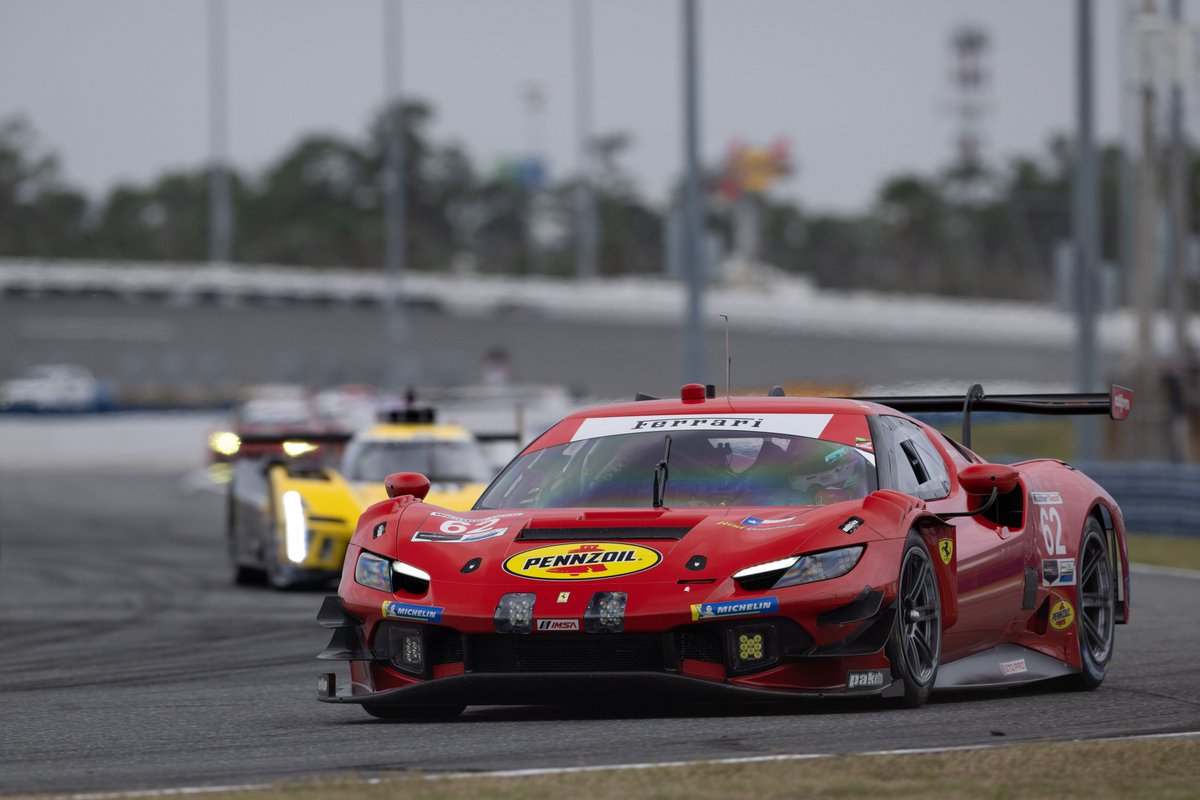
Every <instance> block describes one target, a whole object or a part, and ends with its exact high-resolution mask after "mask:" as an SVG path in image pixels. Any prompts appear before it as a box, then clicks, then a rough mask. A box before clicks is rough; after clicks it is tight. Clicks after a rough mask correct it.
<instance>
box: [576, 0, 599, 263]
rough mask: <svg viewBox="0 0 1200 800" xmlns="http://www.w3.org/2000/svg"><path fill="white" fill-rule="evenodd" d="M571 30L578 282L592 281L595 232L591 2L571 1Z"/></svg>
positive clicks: (596, 228)
mask: <svg viewBox="0 0 1200 800" xmlns="http://www.w3.org/2000/svg"><path fill="white" fill-rule="evenodd" d="M572 10H573V12H574V13H573V20H574V29H575V135H576V136H577V137H578V140H579V142H578V145H579V153H578V161H579V177H578V183H577V184H576V186H575V215H576V228H577V231H578V233H577V240H576V243H575V245H576V253H575V275H576V277H578V278H579V279H580V280H590V279H592V278H595V277H596V272H597V269H596V250H597V247H598V245H599V229H598V225H597V222H596V197H595V192H594V190H593V188H592V180H593V178H594V166H593V163H594V158H593V146H592V32H591V23H592V20H591V10H592V9H591V0H575V4H574V6H573V7H572Z"/></svg>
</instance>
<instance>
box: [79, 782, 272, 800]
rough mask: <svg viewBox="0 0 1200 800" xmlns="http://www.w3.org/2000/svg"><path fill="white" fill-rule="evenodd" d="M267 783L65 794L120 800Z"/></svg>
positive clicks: (88, 799)
mask: <svg viewBox="0 0 1200 800" xmlns="http://www.w3.org/2000/svg"><path fill="white" fill-rule="evenodd" d="M270 788H271V784H269V783H246V784H241V785H231V786H180V787H176V788H173V789H140V790H138V791H135V792H89V793H86V794H72V795H67V797H69V798H71V800H120V799H121V798H126V797H179V796H182V795H193V794H215V793H217V792H254V791H258V790H260V789H270Z"/></svg>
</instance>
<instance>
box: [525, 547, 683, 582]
mask: <svg viewBox="0 0 1200 800" xmlns="http://www.w3.org/2000/svg"><path fill="white" fill-rule="evenodd" d="M660 561H662V553H660V552H658V551H657V550H654V549H651V548H649V547H642V546H641V545H637V544H625V543H624V542H583V543H581V544H552V545H548V546H546V547H535V548H533V549H532V550H526V551H525V552H523V553H518V554H517V555H515V556H509V557H508V558H507V559H505V561H504V571H505V572H507V573H508V574H510V575H516V576H518V577H521V578H533V579H535V580H542V581H590V580H599V579H601V578H617V577H621V576H622V575H633V574H634V573H636V572H642V571H644V570H648V569H650V568H651V567H653V566H656V565H657V564H658V562H660Z"/></svg>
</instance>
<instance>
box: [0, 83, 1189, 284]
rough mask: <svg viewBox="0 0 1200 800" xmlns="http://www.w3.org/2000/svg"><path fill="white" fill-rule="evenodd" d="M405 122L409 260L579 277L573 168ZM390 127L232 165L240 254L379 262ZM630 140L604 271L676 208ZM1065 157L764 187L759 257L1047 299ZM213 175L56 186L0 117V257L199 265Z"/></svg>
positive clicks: (604, 217)
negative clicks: (783, 189)
mask: <svg viewBox="0 0 1200 800" xmlns="http://www.w3.org/2000/svg"><path fill="white" fill-rule="evenodd" d="M402 118H403V120H404V126H403V135H404V138H405V157H406V169H407V171H406V185H405V191H406V198H405V199H406V203H407V239H408V241H407V247H408V252H407V263H408V265H409V268H410V269H413V270H418V271H427V272H436V271H443V270H455V271H468V272H470V271H474V272H479V273H488V274H514V275H522V274H533V273H536V274H546V275H563V276H567V275H571V274H572V273H573V271H574V244H573V243H574V236H575V231H574V229H575V225H576V219H575V205H574V203H575V199H574V190H575V183H574V180H575V179H574V177H572V178H569V179H565V180H559V181H555V182H551V183H550V184H548V185H546V186H544V187H540V188H531V187H529V186H527V185H526V184H525V183H523V182H522V181H521V180H520V179H519V176H517V175H515V174H514V171H513V170H503V169H499V170H492V171H490V172H489V171H487V170H483V169H480V168H479V166H478V165H476V164H475V163H474V162H473V161H472V159H471V158H470V157H469V155H468V154H467V153H466V152H465V151H464V150H463V148H462V147H461V146H459V145H458V144H456V143H454V142H444V141H435V140H434V139H433V137H432V136H431V134H430V131H429V128H430V123H431V121H432V119H433V110H432V108H431V107H430V106H429V105H428V104H426V103H423V102H419V101H410V102H407V103H406V104H405V106H404V108H403V115H402ZM383 120H384V117H383V114H382V113H381V114H380V115H379V116H377V117H376V118H375V119H374V121H373V122H372V123H371V124H370V125H369V126H368V128H367V130H366V131H364V133H363V134H362V135H361V136H360V137H357V138H353V137H349V138H348V137H343V136H338V135H332V134H318V133H314V134H309V135H306V136H304V137H302V138H301V139H300V140H299V141H297V142H296V143H295V144H294V145H293V146H292V147H290V148H289V149H288V150H287V151H286V152H284V153H283V154H282V155H281V156H280V157H279V158H278V159H276V160H275V161H274V162H272V163H270V164H268V165H267V166H266V167H265V168H264V169H262V170H260V171H258V172H255V173H248V172H242V171H237V170H234V171H233V172H232V174H231V184H232V196H233V204H234V209H233V214H234V220H235V231H234V241H233V257H234V260H235V261H236V262H238V263H248V264H255V263H260V264H289V265H312V266H350V267H359V268H364V269H377V268H379V266H380V264H381V262H382V253H383V242H384V228H383V222H382V212H381V206H382V201H383V198H382V196H381V191H380V185H381V184H380V176H381V175H382V171H383V164H384V153H385V147H384V144H385V133H384V132H385V125H384V124H383ZM631 144H632V141H631V139H630V138H629V137H628V136H625V135H621V134H609V135H605V136H601V137H598V138H597V139H596V141H595V142H594V144H593V146H594V152H595V155H596V159H595V161H596V170H595V176H594V180H593V186H594V192H595V200H596V205H597V214H598V218H599V225H600V232H601V240H600V241H601V244H600V253H599V259H598V261H599V265H598V266H599V271H600V274H601V275H605V276H619V275H654V274H662V273H663V272H664V271H665V260H666V253H665V252H664V249H665V247H664V241H665V236H664V230H665V226H666V224H667V223H666V217H667V215H668V214H669V208H663V207H656V206H655V205H654V204H653V203H651V202H649V201H648V200H647V199H646V198H644V197H643V195H642V193H641V192H640V191H639V187H638V184H637V181H636V179H635V178H634V176H633V175H632V174H630V172H629V171H628V169H627V168H626V167H625V166H624V165H623V164H622V155H623V153H625V152H626V151H627V149H628V148H629V147H630V146H631ZM1071 164H1072V152H1071V143H1070V141H1069V140H1067V139H1065V138H1062V137H1060V138H1056V139H1054V140H1053V141H1052V142H1051V143H1050V144H1049V146H1048V147H1047V148H1046V152H1044V153H1041V154H1037V155H1033V156H1023V157H1017V158H1012V159H1010V160H1009V161H1008V162H1007V163H1006V164H1004V165H1002V166H999V167H984V168H979V169H973V170H962V169H957V170H956V169H946V170H942V171H940V172H936V173H933V174H918V173H909V174H901V175H896V176H892V177H890V178H888V179H887V180H885V181H884V182H883V183H882V185H881V186H880V188H879V190H878V192H877V193H876V196H875V198H874V200H873V202H872V203H871V204H870V205H869V207H868V208H866V209H864V210H862V211H861V212H858V213H843V214H833V213H823V212H820V211H817V210H810V209H807V208H804V207H801V206H800V205H799V204H797V203H796V202H794V201H786V200H780V199H776V198H775V197H774V196H772V195H770V194H768V195H767V196H766V197H764V198H763V200H762V206H763V208H762V212H763V213H762V215H761V219H762V227H763V230H762V237H761V238H762V245H761V247H762V260H763V261H765V262H767V263H769V264H771V265H773V266H775V267H777V268H779V269H781V270H783V271H785V272H788V273H794V274H804V275H808V276H810V277H811V278H812V279H813V281H814V282H815V283H816V284H817V285H818V286H821V287H824V288H834V289H844V290H855V289H875V290H882V291H918V292H933V293H942V294H952V295H984V296H992V297H1011V298H1017V299H1048V298H1049V297H1050V292H1051V291H1052V286H1053V280H1054V277H1053V259H1054V257H1053V254H1054V251H1055V248H1056V246H1057V245H1058V243H1059V242H1061V241H1062V240H1065V239H1066V238H1067V237H1068V236H1069V234H1070V177H1071ZM1099 164H1100V177H1101V181H1100V186H1101V193H1102V197H1101V203H1100V206H1101V216H1102V224H1101V230H1102V231H1103V237H1104V240H1103V247H1102V252H1103V257H1104V258H1105V259H1106V260H1109V261H1116V260H1117V255H1118V254H1117V250H1118V247H1119V246H1120V237H1119V234H1118V231H1119V214H1118V207H1117V196H1118V181H1119V174H1120V153H1119V151H1118V149H1117V148H1115V147H1105V148H1102V150H1101V153H1100V159H1099ZM801 167H802V165H801ZM1193 176H1200V162H1197V165H1196V167H1195V168H1194V169H1193ZM208 179H209V173H208V169H207V167H196V168H192V169H183V170H171V171H168V172H165V173H163V174H162V175H160V176H158V177H157V178H154V179H153V180H150V181H148V182H144V183H123V184H120V185H117V186H115V187H114V188H112V189H111V190H109V191H108V192H107V193H106V195H105V196H103V197H91V196H89V195H88V194H87V193H86V192H84V191H82V190H81V189H79V188H77V187H74V186H71V185H70V184H69V183H68V182H67V181H66V179H65V178H64V177H63V171H62V167H61V163H60V161H59V159H58V158H57V157H56V156H55V155H53V154H47V153H44V152H43V151H42V148H41V147H40V145H39V143H38V139H37V134H36V132H35V130H34V129H33V127H32V125H31V124H30V123H28V122H27V121H25V120H23V119H20V118H14V119H9V120H6V121H3V122H0V256H10V257H12V256H20V257H38V258H80V259H121V260H164V261H203V260H204V259H205V258H206V256H207V242H208V238H207V231H208ZM719 180H720V177H719V170H718V169H717V168H716V165H714V167H713V169H712V170H711V178H710V179H709V180H708V181H707V182H708V183H709V184H710V185H711V186H712V188H713V189H714V191H713V192H711V193H710V194H709V197H710V202H709V203H708V210H707V217H708V225H709V227H710V228H711V229H713V230H714V231H716V232H718V233H720V234H722V235H723V236H724V237H726V239H728V236H729V235H730V229H731V224H732V223H731V217H732V210H731V209H730V208H728V207H726V205H725V203H724V201H722V200H721V199H720V198H719V196H718V194H717V192H716V191H715V188H716V185H717V184H718V182H719ZM1198 184H1200V182H1198V181H1196V180H1193V181H1192V183H1191V185H1192V187H1193V194H1194V195H1195V187H1196V186H1197V185H1198ZM677 195H678V192H677V191H676V192H674V193H673V197H674V196H677ZM1198 200H1200V198H1195V199H1194V200H1193V203H1192V208H1193V210H1194V213H1195V210H1196V209H1198V208H1200V202H1197V201H1198ZM671 202H673V201H671ZM671 202H669V203H668V204H667V205H670V204H671ZM531 220H533V221H534V222H533V224H531ZM1194 222H1195V221H1194V220H1193V226H1194Z"/></svg>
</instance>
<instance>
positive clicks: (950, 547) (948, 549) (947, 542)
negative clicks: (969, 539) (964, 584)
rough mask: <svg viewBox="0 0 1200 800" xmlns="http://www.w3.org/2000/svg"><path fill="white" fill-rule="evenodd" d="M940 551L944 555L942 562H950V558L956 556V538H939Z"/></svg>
mask: <svg viewBox="0 0 1200 800" xmlns="http://www.w3.org/2000/svg"><path fill="white" fill-rule="evenodd" d="M938 553H940V554H941V556H942V563H943V564H949V563H950V559H952V558H954V540H953V539H939V540H938Z"/></svg>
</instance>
